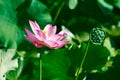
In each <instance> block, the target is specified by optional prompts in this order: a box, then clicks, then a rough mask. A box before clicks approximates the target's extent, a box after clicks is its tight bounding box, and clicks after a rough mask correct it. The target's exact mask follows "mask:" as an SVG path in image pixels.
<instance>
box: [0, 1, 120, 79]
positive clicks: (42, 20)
mask: <svg viewBox="0 0 120 80" xmlns="http://www.w3.org/2000/svg"><path fill="white" fill-rule="evenodd" d="M102 1H103V2H102ZM63 3H64V5H63V6H62V7H61V5H62V4H63ZM119 6H120V0H101V1H100V0H0V10H1V11H0V18H1V19H0V48H6V49H9V48H14V49H16V50H17V56H19V62H18V63H19V67H18V69H16V71H10V72H8V73H7V76H6V77H7V80H13V79H15V77H16V78H17V79H16V80H39V56H38V53H40V54H42V60H43V80H74V78H75V76H74V75H75V71H76V69H77V68H78V67H79V66H80V64H81V61H82V59H83V56H84V53H85V49H86V46H87V42H88V40H89V32H90V31H91V30H92V28H95V27H102V28H103V29H104V31H105V32H106V34H107V38H109V44H108V43H106V42H105V45H94V44H92V43H90V46H89V49H88V53H87V56H86V59H85V62H84V65H83V72H82V73H81V75H80V77H79V80H82V79H83V78H84V77H86V80H110V79H111V80H118V79H119V76H118V74H119V73H120V71H119V68H120V66H119V65H120V55H119V54H120V51H119V49H120V7H119ZM60 7H61V10H60ZM58 11H59V13H58ZM57 13H58V16H57V17H56V14H57ZM55 18H56V19H55ZM28 20H36V21H37V22H38V24H39V25H40V26H41V27H42V28H44V26H45V25H46V24H49V23H51V24H53V21H54V20H55V21H54V22H55V23H54V24H55V25H57V27H58V30H60V29H61V26H62V25H64V26H65V27H67V28H68V29H69V30H70V31H71V32H72V33H73V34H74V36H75V37H74V38H73V39H71V40H72V42H73V43H70V44H68V45H66V46H65V47H63V48H61V49H55V50H51V49H48V48H45V47H44V48H41V49H37V48H35V46H33V45H32V44H31V43H30V42H28V41H27V40H25V38H24V36H25V35H26V33H25V31H24V28H25V27H27V28H29V29H30V26H29V24H28ZM111 53H113V54H115V55H114V56H112V55H111ZM21 58H22V59H21ZM108 59H109V60H108ZM109 61H112V62H113V63H112V64H111V66H109V67H108V66H107V71H103V70H102V68H103V67H105V65H106V63H107V62H109Z"/></svg>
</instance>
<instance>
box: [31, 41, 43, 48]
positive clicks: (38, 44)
mask: <svg viewBox="0 0 120 80" xmlns="http://www.w3.org/2000/svg"><path fill="white" fill-rule="evenodd" d="M32 43H33V44H34V45H35V46H36V47H37V48H40V47H42V46H43V45H42V44H40V43H38V42H32Z"/></svg>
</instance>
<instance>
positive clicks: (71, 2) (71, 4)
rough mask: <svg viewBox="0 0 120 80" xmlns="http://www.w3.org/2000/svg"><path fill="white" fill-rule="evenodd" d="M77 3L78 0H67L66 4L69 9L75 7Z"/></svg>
mask: <svg viewBox="0 0 120 80" xmlns="http://www.w3.org/2000/svg"><path fill="white" fill-rule="evenodd" d="M77 4H78V0H69V3H68V6H69V8H70V9H75V7H76V6H77Z"/></svg>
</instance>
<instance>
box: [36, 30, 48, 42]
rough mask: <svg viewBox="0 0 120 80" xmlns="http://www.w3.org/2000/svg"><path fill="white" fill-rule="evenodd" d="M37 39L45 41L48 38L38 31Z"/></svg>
mask: <svg viewBox="0 0 120 80" xmlns="http://www.w3.org/2000/svg"><path fill="white" fill-rule="evenodd" d="M36 33H37V34H36V35H35V36H36V37H37V38H38V39H39V40H42V41H43V40H45V39H46V36H45V34H44V33H43V32H42V31H41V30H36Z"/></svg>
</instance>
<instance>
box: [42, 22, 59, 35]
mask: <svg viewBox="0 0 120 80" xmlns="http://www.w3.org/2000/svg"><path fill="white" fill-rule="evenodd" d="M56 29H57V27H56V26H52V25H50V24H48V25H46V26H45V28H44V31H46V35H47V36H48V37H50V36H53V35H55V33H56Z"/></svg>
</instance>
